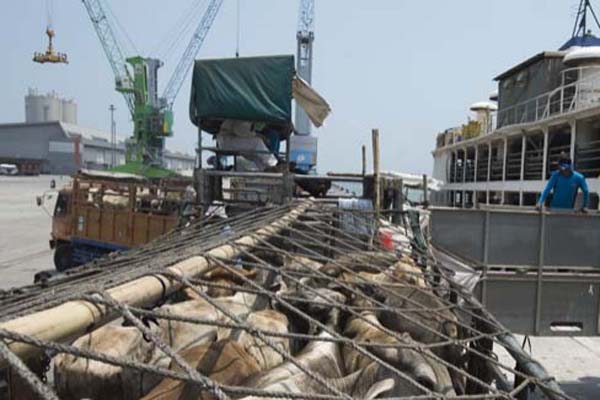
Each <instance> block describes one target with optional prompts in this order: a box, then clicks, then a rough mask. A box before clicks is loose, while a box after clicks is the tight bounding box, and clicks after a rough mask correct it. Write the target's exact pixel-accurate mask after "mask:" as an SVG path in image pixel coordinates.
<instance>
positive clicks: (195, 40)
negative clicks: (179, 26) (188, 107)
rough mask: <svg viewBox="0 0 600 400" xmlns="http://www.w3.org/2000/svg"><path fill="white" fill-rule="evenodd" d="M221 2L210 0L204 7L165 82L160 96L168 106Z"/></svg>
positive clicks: (219, 0)
mask: <svg viewBox="0 0 600 400" xmlns="http://www.w3.org/2000/svg"><path fill="white" fill-rule="evenodd" d="M222 4H223V0H211V1H210V3H209V4H208V7H207V8H206V12H205V13H204V15H203V16H202V19H201V20H200V24H199V25H198V27H197V28H196V31H195V32H194V35H193V36H192V39H191V40H190V43H189V44H188V46H187V48H186V49H185V51H184V53H183V55H182V56H181V59H180V60H179V63H178V64H177V67H176V68H175V71H174V72H173V75H172V76H171V79H169V82H168V83H167V86H166V87H165V91H164V93H163V96H162V98H163V99H164V101H165V102H166V104H167V105H168V106H169V107H172V105H173V102H174V101H175V97H177V93H179V90H180V89H181V86H182V85H183V81H184V80H185V77H186V75H187V73H188V71H189V70H190V68H191V67H192V65H193V63H194V58H195V57H196V55H197V54H198V51H199V50H200V48H201V47H202V44H203V43H204V39H205V38H206V35H207V34H208V31H209V30H210V27H211V26H212V24H213V22H214V21H215V18H216V17H217V14H218V13H219V9H220V8H221V5H222Z"/></svg>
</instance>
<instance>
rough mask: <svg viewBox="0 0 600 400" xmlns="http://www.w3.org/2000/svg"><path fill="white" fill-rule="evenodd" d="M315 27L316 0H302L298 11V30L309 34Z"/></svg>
mask: <svg viewBox="0 0 600 400" xmlns="http://www.w3.org/2000/svg"><path fill="white" fill-rule="evenodd" d="M314 29H315V2H314V0H300V12H299V13H298V32H302V33H304V34H308V33H309V32H313V31H314Z"/></svg>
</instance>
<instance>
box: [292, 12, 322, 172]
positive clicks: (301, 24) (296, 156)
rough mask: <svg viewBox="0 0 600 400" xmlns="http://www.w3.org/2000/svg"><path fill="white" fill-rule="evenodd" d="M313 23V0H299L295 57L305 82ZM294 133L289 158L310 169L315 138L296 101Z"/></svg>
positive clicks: (308, 79) (309, 73)
mask: <svg viewBox="0 0 600 400" xmlns="http://www.w3.org/2000/svg"><path fill="white" fill-rule="evenodd" d="M314 25H315V1H314V0H300V11H299V13H298V31H297V32H296V40H297V41H298V54H297V58H296V71H297V73H298V75H299V76H300V77H301V78H302V79H304V80H305V81H306V82H308V83H311V81H312V62H313V41H314V40H315V34H314ZM294 125H295V131H296V134H295V135H294V136H292V138H291V141H290V148H291V152H290V154H291V158H292V160H294V161H295V162H296V165H297V167H298V168H300V169H304V170H306V171H309V170H311V169H312V168H313V167H314V166H315V165H316V159H317V139H316V138H315V137H313V136H311V135H310V131H311V125H310V120H309V118H308V115H307V114H306V112H305V111H304V109H303V108H302V107H300V106H299V105H298V103H296V117H295V120H294Z"/></svg>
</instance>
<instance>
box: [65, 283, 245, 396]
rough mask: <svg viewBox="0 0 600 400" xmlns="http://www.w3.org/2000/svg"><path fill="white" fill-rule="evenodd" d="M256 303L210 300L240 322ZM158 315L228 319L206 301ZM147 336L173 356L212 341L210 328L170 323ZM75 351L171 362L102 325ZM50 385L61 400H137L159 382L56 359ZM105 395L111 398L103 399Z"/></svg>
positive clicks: (239, 298) (131, 333)
mask: <svg viewBox="0 0 600 400" xmlns="http://www.w3.org/2000/svg"><path fill="white" fill-rule="evenodd" d="M255 301H256V296H255V295H250V294H247V293H236V295H234V296H231V297H222V298H218V299H215V302H216V303H217V304H218V305H220V306H221V307H223V308H224V309H226V310H228V312H230V313H232V314H234V315H237V316H240V315H245V314H248V313H249V312H250V311H251V310H252V307H253V305H254V303H255ZM158 311H160V312H163V313H167V314H172V315H181V316H186V317H192V318H194V317H195V318H203V319H213V320H220V321H223V320H226V319H227V317H226V316H225V315H224V314H223V313H222V312H220V311H218V310H217V309H215V307H213V306H212V305H211V304H209V303H208V302H206V301H205V300H189V301H185V302H182V303H176V304H169V305H164V306H162V307H160V308H158ZM150 329H151V331H152V332H153V333H154V334H155V335H156V336H158V337H159V338H161V339H162V341H163V342H165V343H166V344H168V345H169V346H170V347H171V348H173V349H174V350H176V351H181V350H183V349H186V348H189V347H191V346H196V345H201V344H203V343H209V342H212V341H214V340H215V339H216V338H217V334H218V330H217V328H216V327H215V326H214V325H202V324H195V323H189V322H182V321H174V320H162V321H159V322H158V325H157V324H154V323H150ZM73 345H74V346H75V347H80V348H84V349H87V350H92V351H95V352H99V353H105V354H110V355H112V356H115V357H120V358H126V359H130V360H134V361H138V362H144V363H146V364H151V365H157V366H163V367H167V366H168V365H169V362H170V358H169V357H168V356H167V355H165V354H164V353H163V352H162V351H161V350H160V349H158V348H157V347H156V346H154V345H153V344H152V343H149V342H147V341H146V340H144V337H143V335H142V333H141V332H140V331H139V330H138V329H137V328H134V327H126V326H117V325H106V326H104V327H101V328H99V329H97V330H95V331H93V332H91V333H89V334H87V335H84V336H82V337H80V338H79V339H77V340H76V341H75V342H74V343H73ZM54 363H55V370H54V376H55V382H56V386H57V391H58V392H59V394H60V396H61V397H65V398H67V399H68V398H73V399H79V398H90V399H99V398H111V399H131V398H138V397H140V396H142V395H143V394H144V393H146V392H147V391H148V390H150V389H151V388H152V387H154V386H155V385H156V384H158V383H159V381H160V379H161V377H159V376H155V375H150V374H144V373H142V372H140V371H137V370H132V369H126V368H121V367H113V366H109V365H107V364H104V363H100V362H96V361H91V360H87V359H85V358H79V357H75V356H72V355H69V354H61V355H58V356H57V357H56V358H55V360H54ZM104 393H110V396H108V397H107V396H105V395H104Z"/></svg>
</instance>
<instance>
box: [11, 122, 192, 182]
mask: <svg viewBox="0 0 600 400" xmlns="http://www.w3.org/2000/svg"><path fill="white" fill-rule="evenodd" d="M100 135H102V136H106V135H107V134H105V133H103V132H102V131H98V130H96V129H91V128H86V127H82V126H78V125H72V124H68V123H64V122H60V121H51V122H38V123H16V124H0V143H1V144H2V145H1V146H0V162H2V163H12V164H16V165H17V167H20V166H21V165H22V164H27V165H33V166H34V167H33V169H29V168H27V169H26V171H31V173H43V174H72V173H74V172H76V171H77V170H78V169H80V168H88V169H104V168H107V167H110V166H111V162H112V152H113V148H112V146H111V143H110V141H109V140H108V139H105V138H104V137H102V136H100ZM115 153H116V162H117V164H118V165H120V164H124V163H125V143H124V142H122V141H120V142H119V143H117V144H116V146H115ZM164 159H165V165H166V167H168V168H170V169H172V170H174V171H180V172H184V171H190V170H192V169H193V168H194V160H195V159H194V157H193V156H189V155H186V154H182V153H176V152H171V151H165V153H164ZM19 170H21V168H19Z"/></svg>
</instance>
